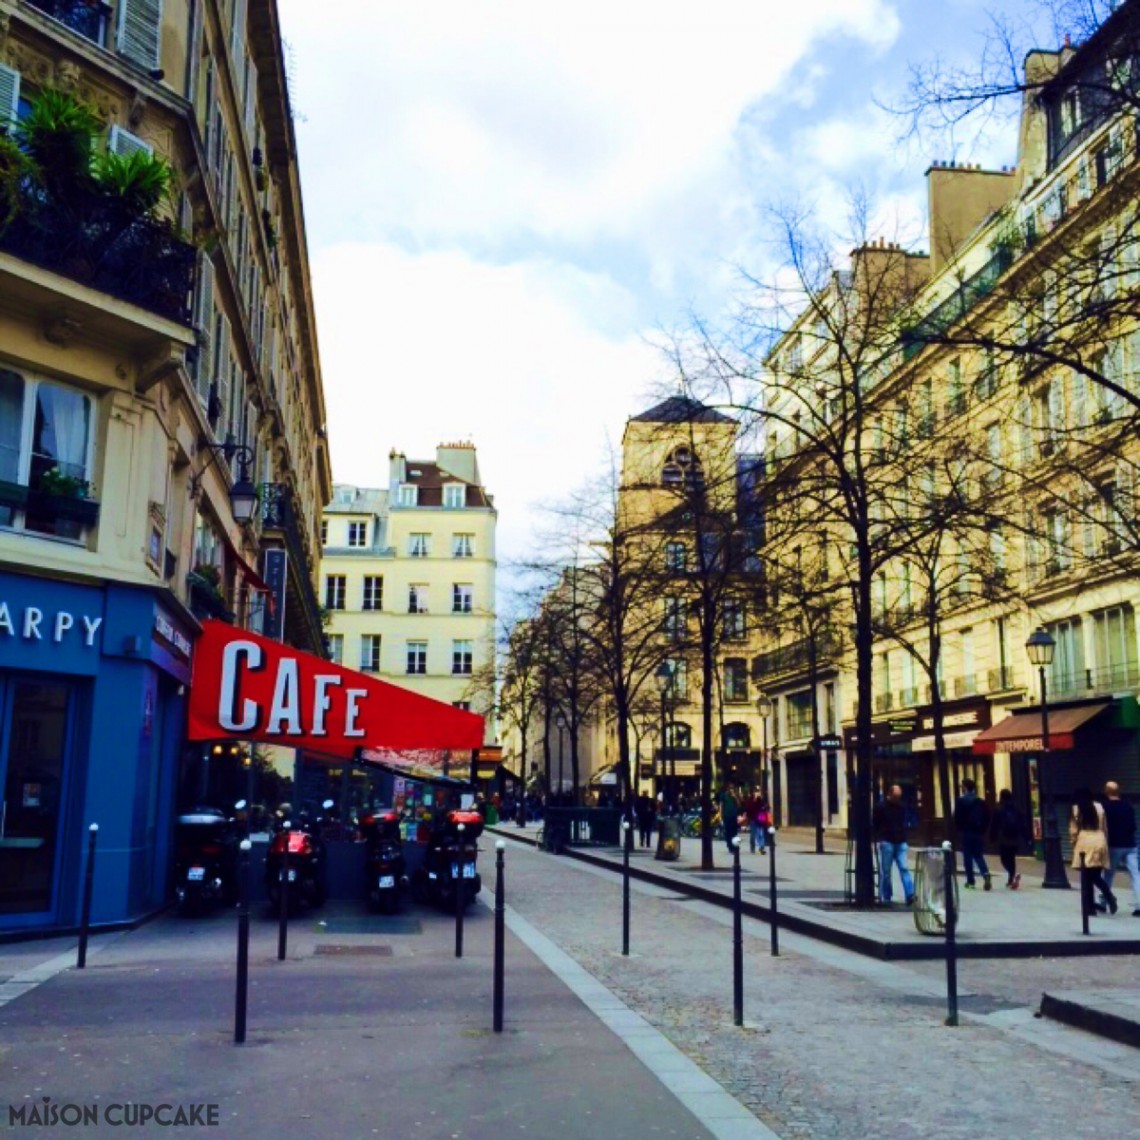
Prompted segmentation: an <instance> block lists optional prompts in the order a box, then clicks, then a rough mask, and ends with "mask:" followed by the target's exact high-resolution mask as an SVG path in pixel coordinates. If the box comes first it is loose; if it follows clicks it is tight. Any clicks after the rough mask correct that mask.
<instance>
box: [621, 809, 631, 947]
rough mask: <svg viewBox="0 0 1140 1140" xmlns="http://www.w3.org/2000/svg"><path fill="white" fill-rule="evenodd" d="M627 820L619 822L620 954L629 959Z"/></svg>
mask: <svg viewBox="0 0 1140 1140" xmlns="http://www.w3.org/2000/svg"><path fill="white" fill-rule="evenodd" d="M629 838H630V836H629V820H628V819H622V821H621V856H622V858H621V952H622V954H623V955H624V956H625V957H627V958H628V957H629Z"/></svg>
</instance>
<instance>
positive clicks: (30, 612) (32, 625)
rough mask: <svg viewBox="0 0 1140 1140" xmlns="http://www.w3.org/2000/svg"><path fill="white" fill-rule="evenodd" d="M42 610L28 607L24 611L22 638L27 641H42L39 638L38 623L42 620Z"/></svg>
mask: <svg viewBox="0 0 1140 1140" xmlns="http://www.w3.org/2000/svg"><path fill="white" fill-rule="evenodd" d="M43 616H44V612H43V610H38V609H36V607H35V606H28V608H27V609H26V610H24V636H25V637H26V638H28V639H29V640H30V639H31V638H33V637H34V638H35V639H36V640H37V641H42V640H43V638H42V637H40V622H41V621H42V620H43Z"/></svg>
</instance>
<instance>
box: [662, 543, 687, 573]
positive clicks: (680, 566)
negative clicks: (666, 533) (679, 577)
mask: <svg viewBox="0 0 1140 1140" xmlns="http://www.w3.org/2000/svg"><path fill="white" fill-rule="evenodd" d="M687 559H688V551H687V550H686V548H685V544H684V543H683V542H667V543H665V569H666V570H668V571H669V572H670V573H672V574H683V573H684V572H685V563H686V561H687Z"/></svg>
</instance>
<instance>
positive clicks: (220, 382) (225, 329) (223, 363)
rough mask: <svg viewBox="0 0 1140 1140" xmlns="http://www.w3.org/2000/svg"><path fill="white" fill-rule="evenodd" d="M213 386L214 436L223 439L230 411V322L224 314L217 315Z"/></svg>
mask: <svg viewBox="0 0 1140 1140" xmlns="http://www.w3.org/2000/svg"><path fill="white" fill-rule="evenodd" d="M214 360H215V362H216V367H215V369H214V385H215V388H216V391H215V393H214V394H215V396H216V397H217V401H218V402H217V406H216V410H217V413H218V414H217V416H216V417H212V419H213V423H214V434H215V435H219V436H222V437H224V436H225V433H226V422H227V417H228V415H229V409H230V322H229V320H228V318H227V317H226V316H225V314H224V313H219V314H218V343H217V345H216V346H215V349H214Z"/></svg>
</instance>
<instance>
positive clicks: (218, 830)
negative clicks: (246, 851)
mask: <svg viewBox="0 0 1140 1140" xmlns="http://www.w3.org/2000/svg"><path fill="white" fill-rule="evenodd" d="M236 806H237V809H238V811H241V809H242V808H244V807H245V801H244V800H239V801H238V803H237V805H236ZM176 850H177V856H176V859H175V872H174V883H175V886H174V891H175V896H176V897H177V899H178V910H179V913H181V914H184V915H195V914H201V913H202V912H203V911H204V910H206V909H208V908H209V907H210V906H216V905H219V904H224V905H226V906H232V905H233V904H234V903H235V902H236V901H237V837H236V835H235V834H234V828H233V820H232V819H231V818H230V817H229V816H227V815H225V814H224V813H223V812H221V811H219V810H218V809H217V808H212V807H196V808H194V809H192V810H191V811H188V812H186V813H184V814H183V815H180V816H179V817H178V829H177V848H176Z"/></svg>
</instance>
